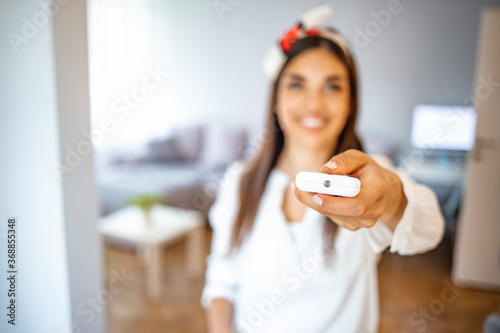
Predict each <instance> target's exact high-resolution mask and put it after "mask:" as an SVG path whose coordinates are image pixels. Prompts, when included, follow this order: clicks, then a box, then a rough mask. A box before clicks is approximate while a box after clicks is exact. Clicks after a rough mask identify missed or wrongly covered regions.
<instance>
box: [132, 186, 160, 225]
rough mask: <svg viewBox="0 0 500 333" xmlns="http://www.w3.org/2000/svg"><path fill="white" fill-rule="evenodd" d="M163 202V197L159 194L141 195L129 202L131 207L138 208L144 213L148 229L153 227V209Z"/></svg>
mask: <svg viewBox="0 0 500 333" xmlns="http://www.w3.org/2000/svg"><path fill="white" fill-rule="evenodd" d="M161 201H162V196H161V195H159V194H139V195H136V196H133V197H130V198H129V200H128V202H129V204H131V205H135V206H138V207H139V208H141V210H142V211H143V213H144V219H145V221H146V226H147V228H150V227H151V224H152V223H151V209H152V208H153V206H154V205H155V204H158V203H160V202H161Z"/></svg>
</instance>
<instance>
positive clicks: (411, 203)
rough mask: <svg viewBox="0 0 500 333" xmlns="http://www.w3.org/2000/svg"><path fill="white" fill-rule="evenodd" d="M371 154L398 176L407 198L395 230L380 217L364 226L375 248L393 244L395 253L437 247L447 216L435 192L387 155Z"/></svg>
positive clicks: (381, 249) (441, 237)
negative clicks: (414, 178) (412, 176)
mask: <svg viewBox="0 0 500 333" xmlns="http://www.w3.org/2000/svg"><path fill="white" fill-rule="evenodd" d="M372 158H373V159H374V160H375V161H376V162H377V163H378V164H379V165H380V166H382V167H384V168H386V169H388V170H390V171H392V172H394V173H395V174H396V175H398V176H399V178H400V179H401V183H402V185H403V191H404V194H405V196H406V198H407V199H408V203H407V205H406V208H405V211H404V213H403V217H402V218H401V220H400V221H399V223H398V224H397V226H396V229H395V230H394V232H392V231H391V230H390V229H389V227H387V226H386V225H385V224H383V223H382V222H380V221H378V222H377V223H375V225H374V226H373V227H372V228H364V229H362V230H363V232H364V234H365V235H366V237H367V240H368V242H369V244H370V246H371V247H372V249H373V251H374V252H375V253H380V252H382V251H383V250H385V249H386V248H387V247H389V246H390V251H391V252H392V253H395V252H397V253H398V254H400V255H413V254H418V253H423V252H427V251H430V250H432V249H434V248H435V247H437V246H438V244H439V243H440V242H441V240H442V239H443V235H444V218H443V215H442V213H441V209H440V208H439V203H438V200H437V197H436V195H435V194H434V192H433V191H432V190H431V189H430V188H428V187H427V186H425V185H423V184H419V183H416V182H415V181H414V180H412V179H411V178H410V177H409V176H408V175H407V174H406V173H405V172H404V171H403V170H401V169H397V168H395V167H394V165H393V164H392V162H391V161H390V159H389V158H387V157H386V156H382V155H374V156H372Z"/></svg>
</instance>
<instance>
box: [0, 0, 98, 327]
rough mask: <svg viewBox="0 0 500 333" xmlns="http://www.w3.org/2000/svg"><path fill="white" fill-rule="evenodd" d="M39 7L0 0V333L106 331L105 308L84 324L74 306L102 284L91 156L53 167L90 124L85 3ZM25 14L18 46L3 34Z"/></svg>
mask: <svg viewBox="0 0 500 333" xmlns="http://www.w3.org/2000/svg"><path fill="white" fill-rule="evenodd" d="M60 2H61V3H63V2H64V3H66V2H67V1H60ZM43 13H44V11H43V10H42V7H40V4H39V2H38V1H36V0H29V1H28V0H27V1H22V2H20V1H1V2H0V36H1V37H2V38H1V41H0V68H1V73H2V75H1V76H0V101H1V104H0V156H1V160H0V161H1V162H0V163H1V164H0V189H1V191H0V234H1V246H0V258H1V259H0V272H1V273H0V274H1V275H2V279H0V295H1V296H0V304H1V308H2V310H1V318H2V319H1V320H0V331H1V332H37V333H38V332H40V333H45V332H47V333H48V332H50V333H62V332H95V333H98V332H104V330H105V326H104V315H105V313H104V312H103V311H101V312H96V313H95V317H94V318H93V319H92V320H88V322H87V319H89V318H90V316H86V315H85V316H84V315H82V314H81V313H79V312H78V310H77V309H78V306H80V304H84V305H85V304H86V302H87V298H89V297H90V298H91V297H96V296H97V295H98V292H99V291H100V290H102V287H101V277H102V269H101V247H100V243H99V242H98V238H97V232H96V228H95V223H96V219H97V201H96V196H95V185H94V179H93V170H92V163H93V159H92V155H91V154H90V155H88V156H86V157H85V158H84V159H83V160H82V163H80V164H79V165H78V166H77V167H75V168H74V171H73V172H72V173H71V174H67V175H66V176H65V177H64V178H63V180H62V181H60V180H59V178H58V177H57V173H55V172H54V170H53V168H52V165H53V163H54V162H61V163H63V164H66V163H65V162H64V160H65V157H66V156H65V147H66V146H68V145H69V146H71V147H75V145H76V144H77V143H78V142H80V141H81V140H82V137H81V130H82V129H87V130H88V127H89V110H88V83H87V46H86V3H85V1H82V0H73V1H71V2H68V3H67V4H64V5H61V6H60V8H59V11H58V12H57V13H56V15H55V16H54V18H53V19H50V18H48V16H47V15H46V14H45V15H44V14H43ZM44 17H45V18H46V19H45V20H44ZM25 18H26V20H27V21H30V22H31V24H33V22H34V20H39V21H37V22H38V24H37V25H38V27H37V26H33V27H34V29H32V30H31V32H30V31H29V29H28V28H24V32H25V37H26V39H25V42H26V43H25V44H21V45H19V48H18V50H17V52H16V49H15V48H13V47H12V45H11V43H10V42H9V39H8V36H9V35H8V34H9V33H15V34H18V35H20V36H21V35H23V26H24V25H28V24H26V23H24V21H23V20H24V19H25ZM8 217H16V218H17V219H18V229H17V237H18V252H17V260H18V261H17V269H18V280H17V285H16V289H17V297H16V305H17V306H16V310H17V311H16V312H17V318H16V319H17V320H16V326H11V325H9V324H8V323H7V317H6V311H7V310H6V308H5V307H6V304H7V302H8V301H9V299H8V298H7V283H6V279H5V274H6V271H7V267H6V264H7V257H6V247H7V246H6V243H5V240H6V238H5V236H6V235H5V234H6V232H7V218H8ZM82 309H83V308H80V310H82ZM71 325H73V326H71Z"/></svg>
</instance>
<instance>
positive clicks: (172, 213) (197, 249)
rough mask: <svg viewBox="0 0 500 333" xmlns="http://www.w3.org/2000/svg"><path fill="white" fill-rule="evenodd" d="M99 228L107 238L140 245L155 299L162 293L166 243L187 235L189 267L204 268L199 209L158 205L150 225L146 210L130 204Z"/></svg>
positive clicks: (150, 294) (149, 288)
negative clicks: (162, 261) (162, 267)
mask: <svg viewBox="0 0 500 333" xmlns="http://www.w3.org/2000/svg"><path fill="white" fill-rule="evenodd" d="M98 229H99V232H100V234H101V235H102V237H103V238H104V240H117V241H119V242H121V243H128V244H130V245H133V246H134V247H136V248H137V250H138V252H139V256H140V257H141V258H142V259H143V260H144V262H145V264H146V286H147V287H146V289H147V290H146V291H147V296H148V298H149V299H151V300H157V299H159V298H160V296H161V290H162V281H161V280H162V279H161V251H162V249H163V248H164V247H166V246H168V245H171V244H173V243H175V242H177V241H179V240H181V239H182V238H184V237H187V245H186V250H187V268H188V270H189V271H190V272H191V273H199V272H201V271H202V269H203V261H204V258H203V249H204V244H203V242H204V232H203V216H202V214H201V213H199V212H196V211H192V210H187V209H181V208H175V207H170V206H165V205H155V206H154V207H153V208H152V210H151V223H150V226H149V227H148V226H147V225H146V221H145V217H144V213H143V211H142V210H141V209H140V208H139V207H136V206H129V207H126V208H123V209H121V210H118V211H116V212H114V213H111V214H109V215H106V216H104V217H103V218H101V219H100V221H99V224H98Z"/></svg>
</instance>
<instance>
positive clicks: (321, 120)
mask: <svg viewBox="0 0 500 333" xmlns="http://www.w3.org/2000/svg"><path fill="white" fill-rule="evenodd" d="M296 122H297V123H298V124H299V125H300V126H301V127H303V128H306V129H309V130H320V129H323V128H325V127H327V126H328V123H329V119H328V118H326V117H321V116H313V115H304V116H298V117H296Z"/></svg>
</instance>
